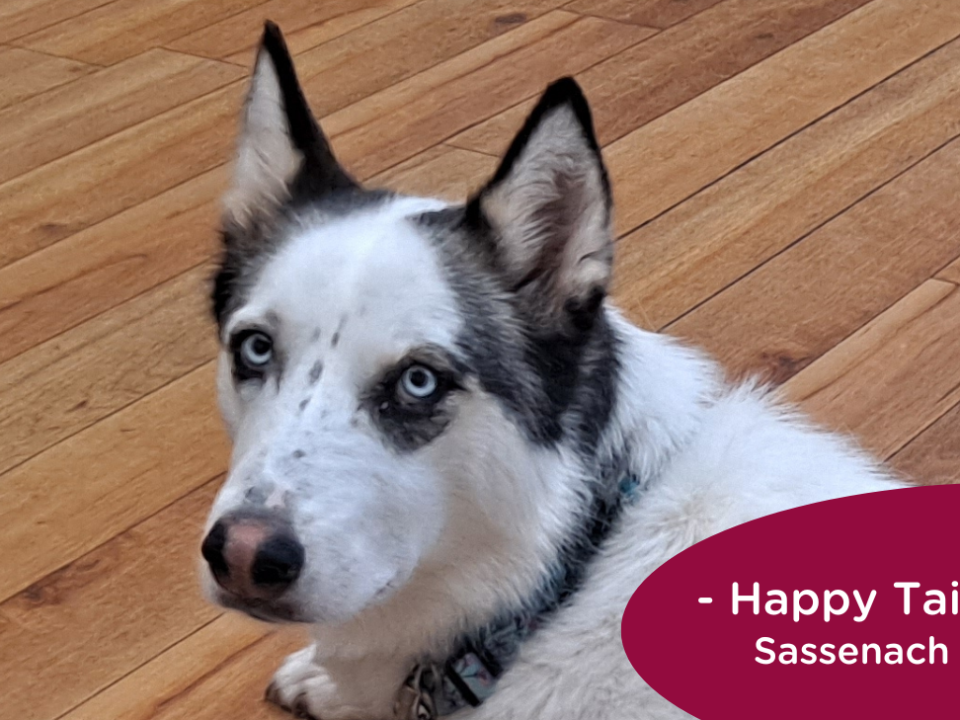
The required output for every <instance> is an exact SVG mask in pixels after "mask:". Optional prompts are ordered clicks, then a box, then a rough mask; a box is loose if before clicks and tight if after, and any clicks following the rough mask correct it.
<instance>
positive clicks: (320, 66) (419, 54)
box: [297, 0, 649, 115]
mask: <svg viewBox="0 0 960 720" xmlns="http://www.w3.org/2000/svg"><path fill="white" fill-rule="evenodd" d="M557 4H559V3H558V2H557V0H496V2H486V3H477V2H475V0H422V1H421V2H418V3H416V4H415V5H412V6H410V7H407V8H404V9H403V10H401V11H399V12H397V13H395V14H393V15H391V16H390V17H388V18H384V19H383V20H382V21H379V22H373V23H370V24H369V25H365V26H364V27H362V28H360V29H359V30H356V31H354V32H351V33H348V34H347V35H344V36H342V37H339V38H337V39H335V40H332V41H330V42H326V43H324V44H322V45H320V46H319V47H316V48H314V49H312V50H309V51H307V52H304V53H302V54H301V55H300V56H299V57H298V58H297V68H298V72H299V74H300V76H301V79H302V80H303V81H304V86H305V87H306V89H307V91H308V96H310V97H311V98H314V107H315V109H316V111H317V112H318V113H319V114H320V115H328V114H330V113H333V112H335V111H337V110H340V109H341V108H344V107H345V106H347V105H349V104H350V103H353V102H356V101H358V100H361V99H363V98H364V97H366V96H368V95H372V94H373V93H375V92H377V91H380V90H383V89H384V88H387V87H389V86H391V85H395V84H396V83H399V82H401V81H403V80H406V79H407V78H410V77H412V76H413V75H415V74H416V73H418V72H420V71H423V70H426V69H428V68H433V67H434V66H436V65H438V64H441V63H443V62H445V61H448V60H450V59H451V58H454V57H455V56H460V58H459V64H461V65H462V64H463V60H464V59H466V58H464V57H463V56H462V55H461V53H464V52H466V51H468V50H471V49H476V50H478V52H477V53H472V54H473V55H476V56H478V57H486V56H488V55H487V54H486V53H485V52H484V50H481V49H478V46H480V48H489V49H491V50H492V51H494V52H496V50H497V49H498V48H508V47H519V46H520V43H522V42H531V37H537V38H538V39H539V38H541V37H543V36H542V34H541V35H536V34H535V35H533V36H531V35H528V34H526V33H519V32H518V29H519V28H522V27H524V25H525V23H528V22H530V21H533V22H534V28H533V32H534V33H536V31H537V28H541V27H543V28H546V27H552V25H551V24H550V23H546V24H543V23H537V22H536V20H537V18H542V17H543V16H544V14H545V13H547V12H548V11H550V10H551V9H552V8H553V7H554V6H556V5H557ZM565 17H567V18H568V22H570V21H573V20H575V19H576V16H575V15H565ZM555 19H556V17H555ZM648 32H649V31H642V30H636V29H633V30H632V33H626V32H622V33H620V36H621V37H622V36H624V35H629V36H630V37H637V38H639V37H643V36H645V35H646V34H648ZM501 36H504V37H503V38H502V42H488V41H491V40H493V39H494V38H499V37H501ZM400 38H405V39H407V41H408V42H409V46H408V48H407V51H406V52H404V53H403V54H402V56H401V57H397V56H396V54H395V53H394V52H393V48H394V47H395V45H394V43H396V42H397V41H398V40H399V39H400ZM614 43H616V40H615V41H614ZM616 47H621V46H616ZM470 69H473V68H470ZM453 80H454V78H453V77H449V79H448V82H449V81H453ZM469 80H470V78H469V77H465V78H464V79H463V83H464V84H463V85H462V86H461V90H465V88H466V83H468V82H469Z"/></svg>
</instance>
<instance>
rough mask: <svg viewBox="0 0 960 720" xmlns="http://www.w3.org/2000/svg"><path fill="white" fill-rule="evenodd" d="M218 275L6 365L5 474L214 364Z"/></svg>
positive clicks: (0, 462)
mask: <svg viewBox="0 0 960 720" xmlns="http://www.w3.org/2000/svg"><path fill="white" fill-rule="evenodd" d="M210 273H211V270H210V268H208V267H205V266H201V267H199V268H196V269H195V270H192V271H190V272H188V273H185V274H184V275H181V276H179V277H177V278H174V279H173V280H171V281H169V282H167V283H164V284H163V285H161V286H159V287H157V288H155V289H154V290H151V291H150V292H147V293H145V294H143V295H141V296H139V297H137V298H135V299H133V300H131V301H130V302H128V303H124V304H122V305H118V306H117V307H116V308H114V309H113V310H110V311H108V312H106V313H104V314H103V315H100V316H99V317H97V318H95V319H94V320H91V321H89V322H87V323H84V324H83V325H81V326H79V327H76V328H74V329H73V330H70V331H68V332H66V333H64V334H63V335H60V336H59V337H57V338H56V339H54V340H51V341H49V342H46V343H43V344H42V345H39V346H38V347H35V348H33V349H32V350H30V351H28V352H25V353H23V354H22V355H19V356H18V357H16V358H14V359H13V360H10V361H8V362H6V363H3V364H2V365H0V372H2V373H3V376H4V377H5V378H6V380H5V382H6V385H7V389H6V390H5V391H4V392H3V393H2V394H0V472H3V471H5V470H8V469H10V468H11V467H13V466H15V465H18V464H19V463H21V462H23V461H24V460H27V459H29V458H31V457H34V456H35V455H37V454H38V453H40V452H42V451H43V450H45V449H47V448H49V447H51V446H52V445H54V444H56V443H57V442H60V441H61V440H63V439H65V438H68V437H70V436H71V435H74V434H76V433H77V432H80V431H81V430H84V429H85V428H88V427H90V426H91V425H93V424H94V423H96V422H97V421H99V420H102V419H103V418H105V417H107V416H109V415H111V414H112V413H114V412H116V411H117V410H120V409H121V408H123V407H126V406H127V405H130V404H131V403H134V402H136V401H137V400H139V399H140V398H141V397H143V396H144V395H147V394H149V393H151V392H153V391H155V390H157V389H159V388H160V387H162V386H164V385H166V384H167V383H169V382H172V381H173V380H176V379H177V378H179V377H182V376H183V375H185V374H187V373H189V372H191V371H192V370H194V369H196V368H197V367H199V366H200V365H202V364H203V363H205V362H208V361H209V360H211V359H212V358H213V357H214V356H215V354H216V350H217V347H216V331H215V329H214V327H213V323H212V320H211V319H210V317H209V312H208V308H207V303H208V300H207V294H206V292H205V290H206V285H207V279H208V277H209V275H210ZM101 294H104V293H101ZM205 399H209V398H205ZM0 483H2V480H0Z"/></svg>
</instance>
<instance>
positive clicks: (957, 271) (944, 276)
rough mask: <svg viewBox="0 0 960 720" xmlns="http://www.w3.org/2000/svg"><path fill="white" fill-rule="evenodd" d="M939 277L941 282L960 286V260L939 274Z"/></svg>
mask: <svg viewBox="0 0 960 720" xmlns="http://www.w3.org/2000/svg"><path fill="white" fill-rule="evenodd" d="M937 277H938V278H940V279H941V280H947V281H949V282H952V283H955V284H958V285H960V259H958V260H956V261H954V262H952V263H950V264H949V265H947V267H945V268H944V269H943V270H941V271H940V272H939V273H937Z"/></svg>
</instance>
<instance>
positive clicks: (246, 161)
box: [224, 22, 356, 223]
mask: <svg viewBox="0 0 960 720" xmlns="http://www.w3.org/2000/svg"><path fill="white" fill-rule="evenodd" d="M355 186H356V182H355V181H354V180H353V178H351V177H350V176H349V175H348V174H347V172H346V171H345V170H344V169H343V168H342V167H340V164H339V163H338V162H337V160H336V158H335V157H334V156H333V152H332V151H331V150H330V144H329V142H327V138H326V137H325V136H324V134H323V131H322V130H321V129H320V126H319V125H318V124H317V121H316V119H315V118H314V117H313V113H312V112H311V111H310V107H309V105H307V101H306V99H305V98H304V96H303V91H302V90H301V89H300V83H299V82H298V80H297V74H296V71H295V70H294V67H293V60H292V58H291V57H290V53H289V51H288V50H287V45H286V43H285V42H284V40H283V35H282V34H281V32H280V28H278V27H277V26H276V25H274V24H273V23H271V22H267V23H266V25H265V26H264V31H263V40H262V42H261V44H260V50H259V52H258V53H257V60H256V64H255V65H254V69H253V80H252V83H251V85H250V91H249V93H248V94H247V101H246V105H245V106H244V111H243V119H242V123H241V128H240V137H239V140H238V142H237V158H236V168H235V170H234V175H233V184H232V186H231V188H230V191H229V192H228V193H227V195H226V197H225V198H224V205H225V208H226V212H227V215H228V216H229V217H230V218H231V219H232V220H234V221H237V222H241V223H242V222H243V221H244V220H245V219H247V218H249V217H251V216H253V215H256V214H257V213H262V212H265V211H269V210H271V209H272V208H274V207H275V206H276V205H277V204H278V203H280V202H282V201H283V200H284V199H285V198H287V197H288V196H290V195H291V194H298V193H299V194H303V195H305V196H320V195H323V194H324V193H327V192H331V191H333V190H338V189H343V188H350V187H355Z"/></svg>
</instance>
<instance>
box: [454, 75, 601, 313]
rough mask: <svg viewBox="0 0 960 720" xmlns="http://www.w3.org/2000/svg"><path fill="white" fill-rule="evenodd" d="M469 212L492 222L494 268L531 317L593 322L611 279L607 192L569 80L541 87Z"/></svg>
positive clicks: (585, 110)
mask: <svg viewBox="0 0 960 720" xmlns="http://www.w3.org/2000/svg"><path fill="white" fill-rule="evenodd" d="M467 210H468V218H471V219H473V220H474V221H478V222H479V223H480V224H482V225H486V226H487V227H488V228H489V230H490V232H491V235H492V238H493V240H492V242H493V252H494V255H495V262H496V264H497V265H498V266H499V268H500V269H501V270H502V271H503V272H504V273H506V275H507V279H508V282H510V284H511V287H512V288H513V289H514V290H515V291H516V292H517V293H518V294H520V295H521V297H522V298H523V300H524V301H525V303H526V305H527V307H528V308H529V309H530V310H532V311H533V313H534V315H535V317H536V319H537V320H539V321H542V322H548V323H550V322H553V323H556V321H564V320H572V321H573V322H574V323H575V324H577V325H579V324H581V323H588V324H589V323H590V322H592V319H593V316H594V315H595V314H596V312H597V311H598V310H599V307H600V304H601V301H602V300H603V298H604V296H605V294H606V290H607V287H608V285H609V283H610V275H611V268H612V263H613V238H612V235H611V229H610V225H611V197H610V185H609V181H608V179H607V172H606V169H605V168H604V166H603V159H602V158H601V156H600V148H599V146H598V145H597V140H596V137H595V136H594V132H593V121H592V119H591V117H590V109H589V107H588V106H587V101H586V99H585V98H584V96H583V93H582V92H581V90H580V87H579V86H578V85H577V83H576V82H575V81H574V80H573V79H571V78H564V79H562V80H558V81H557V82H555V83H554V84H553V85H551V86H550V87H549V88H548V89H547V91H546V92H545V93H544V95H543V97H542V98H541V99H540V102H539V103H538V104H537V106H536V108H534V110H533V112H532V113H531V115H530V117H529V118H527V121H526V123H525V124H524V126H523V128H522V129H521V130H520V133H519V134H518V135H517V137H516V138H515V139H514V141H513V143H512V144H511V146H510V149H509V150H508V151H507V154H506V155H505V156H504V159H503V162H502V163H501V165H500V168H499V169H498V170H497V173H496V175H494V177H493V179H492V180H491V181H490V182H489V184H488V185H487V186H486V187H485V188H484V189H483V190H481V191H480V192H479V193H478V194H477V195H476V196H475V197H474V198H473V199H472V200H471V201H470V203H469V204H468V206H467Z"/></svg>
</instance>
